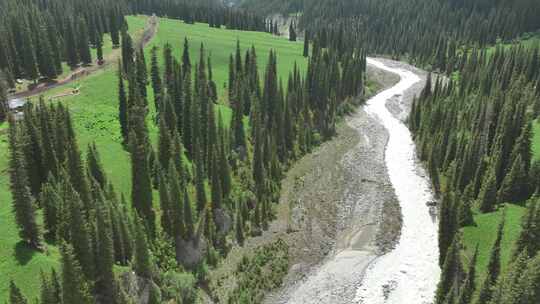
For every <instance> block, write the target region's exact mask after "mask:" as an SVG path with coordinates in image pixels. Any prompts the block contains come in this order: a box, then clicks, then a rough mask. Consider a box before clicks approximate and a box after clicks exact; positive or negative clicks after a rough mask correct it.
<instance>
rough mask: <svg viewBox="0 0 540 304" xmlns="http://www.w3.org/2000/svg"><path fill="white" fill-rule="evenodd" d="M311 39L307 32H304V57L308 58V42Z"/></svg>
mask: <svg viewBox="0 0 540 304" xmlns="http://www.w3.org/2000/svg"><path fill="white" fill-rule="evenodd" d="M310 39H311V37H310V35H309V31H308V30H306V33H305V34H304V54H303V55H304V57H308V56H309V40H310Z"/></svg>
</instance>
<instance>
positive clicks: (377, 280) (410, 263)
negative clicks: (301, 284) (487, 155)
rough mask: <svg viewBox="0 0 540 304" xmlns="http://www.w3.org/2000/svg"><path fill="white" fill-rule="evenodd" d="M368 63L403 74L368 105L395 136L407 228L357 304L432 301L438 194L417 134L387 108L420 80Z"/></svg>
mask: <svg viewBox="0 0 540 304" xmlns="http://www.w3.org/2000/svg"><path fill="white" fill-rule="evenodd" d="M368 63H369V64H370V65H373V66H375V67H377V68H379V69H382V70H385V71H388V72H392V73H395V74H398V75H399V76H400V78H401V80H400V81H399V83H397V84H396V85H395V86H393V87H391V88H389V89H387V90H385V91H383V92H381V93H380V94H378V95H376V96H375V97H373V98H372V99H370V100H369V101H368V102H367V105H366V106H365V108H364V109H365V110H366V112H367V113H368V114H370V115H373V116H374V117H376V118H377V119H379V120H380V122H381V123H382V124H383V125H384V127H385V128H386V129H387V130H388V133H389V136H390V138H389V141H388V145H387V147H386V154H385V161H386V167H387V170H388V175H389V177H390V181H391V183H392V185H393V187H394V189H395V192H396V196H397V198H398V200H399V204H400V206H401V212H402V215H403V227H402V230H401V236H400V238H399V242H398V244H397V245H396V247H395V249H393V250H392V251H390V252H389V253H387V254H385V255H383V256H380V257H378V258H377V259H375V260H374V261H373V262H372V263H371V264H370V266H369V267H368V268H367V270H366V272H365V274H364V277H363V280H362V283H361V285H360V287H359V288H358V289H357V292H356V298H355V299H354V303H364V304H383V303H385V304H427V303H432V302H433V296H434V293H435V289H436V286H437V282H438V280H439V275H440V269H439V265H438V254H439V253H438V245H437V223H436V221H435V220H434V219H433V217H432V216H431V215H430V212H429V207H428V206H427V205H426V202H428V201H432V200H433V194H432V191H431V187H430V185H429V181H428V179H427V178H426V177H425V174H424V170H423V169H421V168H420V166H419V165H418V162H417V158H416V155H415V144H414V142H413V140H412V137H411V133H410V132H409V130H408V128H407V127H406V126H405V124H404V123H403V122H402V121H400V120H399V119H397V118H396V117H395V116H394V115H392V114H391V113H390V111H389V110H388V109H387V107H386V102H387V101H388V100H389V99H390V98H392V97H393V96H396V95H401V96H402V95H403V94H404V92H405V91H406V90H407V89H409V88H410V87H412V86H413V85H414V84H415V83H417V82H418V81H420V78H419V76H418V75H416V74H414V73H413V72H411V71H408V70H404V69H400V68H392V67H389V66H387V65H385V64H384V63H383V62H382V61H379V60H376V59H371V58H369V59H368Z"/></svg>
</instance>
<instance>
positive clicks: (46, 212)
mask: <svg viewBox="0 0 540 304" xmlns="http://www.w3.org/2000/svg"><path fill="white" fill-rule="evenodd" d="M61 199H62V198H61V197H60V195H59V194H58V189H56V185H55V183H54V180H53V178H52V176H50V178H49V181H48V182H47V183H45V184H44V185H43V188H42V190H41V194H40V199H39V201H40V202H41V206H42V208H43V223H44V225H45V229H46V231H47V233H46V237H47V239H50V240H54V239H55V237H56V232H57V228H58V217H59V208H60V204H61Z"/></svg>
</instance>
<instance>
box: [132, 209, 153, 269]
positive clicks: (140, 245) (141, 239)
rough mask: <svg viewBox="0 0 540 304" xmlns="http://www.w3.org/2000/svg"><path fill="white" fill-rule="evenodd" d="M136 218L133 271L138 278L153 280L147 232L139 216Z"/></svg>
mask: <svg viewBox="0 0 540 304" xmlns="http://www.w3.org/2000/svg"><path fill="white" fill-rule="evenodd" d="M135 218H136V223H135V257H134V261H133V270H134V271H135V273H136V274H137V275H138V276H140V277H143V278H145V279H150V278H152V264H151V263H152V262H151V259H150V250H149V247H148V240H147V238H146V232H145V231H144V227H145V225H144V224H143V221H142V219H141V218H140V217H138V216H137V214H135Z"/></svg>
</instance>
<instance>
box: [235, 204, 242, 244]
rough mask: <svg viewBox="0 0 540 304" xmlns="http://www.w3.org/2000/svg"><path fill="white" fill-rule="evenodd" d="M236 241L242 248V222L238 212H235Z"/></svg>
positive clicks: (240, 214)
mask: <svg viewBox="0 0 540 304" xmlns="http://www.w3.org/2000/svg"><path fill="white" fill-rule="evenodd" d="M235 227H236V229H235V231H236V241H237V242H238V244H239V245H240V246H244V220H243V219H242V213H241V212H240V210H238V211H237V212H236V226H235Z"/></svg>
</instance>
